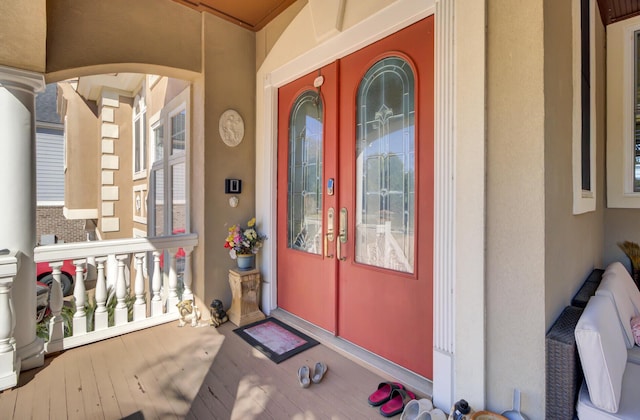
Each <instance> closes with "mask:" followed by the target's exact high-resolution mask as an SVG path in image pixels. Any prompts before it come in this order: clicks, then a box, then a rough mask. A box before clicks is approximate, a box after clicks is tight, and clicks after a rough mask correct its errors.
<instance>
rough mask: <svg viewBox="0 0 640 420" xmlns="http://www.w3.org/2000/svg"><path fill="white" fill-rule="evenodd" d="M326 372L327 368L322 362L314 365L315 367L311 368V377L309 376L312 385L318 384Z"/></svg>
mask: <svg viewBox="0 0 640 420" xmlns="http://www.w3.org/2000/svg"><path fill="white" fill-rule="evenodd" d="M327 370H329V367H328V366H327V365H326V364H324V363H323V362H318V363H316V365H315V366H314V367H313V375H311V380H312V381H313V383H314V384H319V383H320V381H321V380H322V377H323V376H324V374H325V373H327Z"/></svg>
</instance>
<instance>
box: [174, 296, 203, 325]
mask: <svg viewBox="0 0 640 420" xmlns="http://www.w3.org/2000/svg"><path fill="white" fill-rule="evenodd" d="M176 306H177V307H178V313H179V314H180V320H179V322H178V327H184V325H185V324H186V323H187V322H191V326H192V327H197V326H198V321H199V320H200V310H199V309H198V307H197V306H196V305H195V304H194V303H193V301H192V300H191V299H189V300H182V301H180V302H178V303H177V304H176Z"/></svg>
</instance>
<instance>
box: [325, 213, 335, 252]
mask: <svg viewBox="0 0 640 420" xmlns="http://www.w3.org/2000/svg"><path fill="white" fill-rule="evenodd" d="M334 217H335V210H334V209H333V207H330V208H329V210H327V233H325V235H324V256H325V257H327V258H333V254H331V255H329V242H332V241H333V237H334V236H333V226H334V221H333V219H334Z"/></svg>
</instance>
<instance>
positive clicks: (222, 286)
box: [191, 14, 260, 307]
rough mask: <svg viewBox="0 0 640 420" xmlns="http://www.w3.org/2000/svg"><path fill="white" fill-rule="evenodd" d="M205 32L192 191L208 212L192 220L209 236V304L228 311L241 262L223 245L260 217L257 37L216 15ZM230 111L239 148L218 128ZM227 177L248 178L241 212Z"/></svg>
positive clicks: (204, 266)
mask: <svg viewBox="0 0 640 420" xmlns="http://www.w3.org/2000/svg"><path fill="white" fill-rule="evenodd" d="M203 33H204V35H203V39H204V43H205V45H206V49H205V50H204V58H203V61H204V98H203V100H204V115H203V116H202V117H203V118H204V121H202V124H204V150H201V149H199V150H197V151H196V150H194V155H193V156H194V165H193V168H194V169H193V173H194V176H193V177H192V189H191V191H192V197H194V199H195V200H196V201H194V203H193V206H195V207H199V206H203V208H204V209H205V212H204V214H198V215H197V216H198V219H197V220H195V219H193V217H192V220H193V223H194V226H195V227H196V228H197V231H198V232H199V233H204V234H203V235H200V237H201V238H207V243H206V250H205V254H204V255H203V254H200V256H201V257H202V258H203V259H199V260H198V262H197V265H198V270H202V271H201V273H202V275H203V277H204V279H205V281H206V282H207V288H206V291H205V296H201V297H203V298H204V299H205V302H206V303H207V305H208V303H210V302H211V300H213V299H214V298H217V299H222V301H223V303H224V304H225V307H228V306H229V305H230V304H231V291H230V288H229V282H228V274H229V268H232V267H234V266H235V261H233V260H231V258H230V257H229V254H228V252H227V250H226V249H224V247H223V246H222V245H223V243H224V242H223V241H224V238H225V237H226V236H227V234H228V228H229V226H231V225H233V224H236V223H242V224H245V223H246V222H247V221H248V220H249V219H250V218H251V217H253V215H254V213H255V126H254V121H255V99H254V98H255V89H256V85H255V34H254V33H253V32H250V31H248V30H246V29H243V28H240V27H238V26H236V25H233V24H231V23H229V22H226V21H224V20H222V19H219V18H217V17H215V16H212V15H210V14H204V15H203ZM194 103H196V102H195V101H194ZM195 106H197V105H195ZM230 108H231V109H235V110H236V111H238V113H240V115H241V116H242V118H243V120H244V122H245V132H244V140H243V141H242V142H241V143H240V144H239V145H238V146H236V147H233V148H232V147H229V146H227V145H226V144H224V143H223V141H222V139H221V138H220V134H219V130H218V122H219V119H220V115H222V113H223V112H224V111H226V110H227V109H230ZM195 153H202V154H201V155H199V156H196V155H195ZM196 171H197V175H196ZM225 178H238V179H241V180H242V193H241V194H239V195H238V198H239V204H238V207H236V208H232V207H231V206H229V201H228V200H229V197H230V196H229V195H227V194H225V193H224V180H225ZM192 208H193V207H192ZM259 227H260V226H259Z"/></svg>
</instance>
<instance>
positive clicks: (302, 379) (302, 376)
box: [298, 366, 311, 388]
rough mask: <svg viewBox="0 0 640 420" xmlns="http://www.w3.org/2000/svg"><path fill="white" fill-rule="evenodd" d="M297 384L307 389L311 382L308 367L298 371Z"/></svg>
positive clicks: (302, 367)
mask: <svg viewBox="0 0 640 420" xmlns="http://www.w3.org/2000/svg"><path fill="white" fill-rule="evenodd" d="M298 382H299V383H300V386H301V387H303V388H309V385H311V381H310V380H309V366H301V367H300V369H298Z"/></svg>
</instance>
